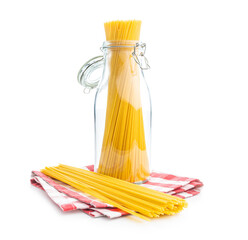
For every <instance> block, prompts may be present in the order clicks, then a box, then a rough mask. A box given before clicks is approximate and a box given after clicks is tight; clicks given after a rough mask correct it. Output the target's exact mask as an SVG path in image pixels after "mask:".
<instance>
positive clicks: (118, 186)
mask: <svg viewBox="0 0 248 240" xmlns="http://www.w3.org/2000/svg"><path fill="white" fill-rule="evenodd" d="M41 171H42V172H43V173H44V174H46V175H48V176H50V177H52V178H55V179H57V180H60V181H62V182H64V183H66V184H69V185H70V186H72V187H74V188H76V189H79V190H80V191H82V192H84V193H87V194H90V195H91V196H93V197H96V198H98V199H99V200H102V201H104V202H106V203H108V204H111V205H113V206H114V207H117V208H119V209H121V210H123V211H126V212H128V213H130V214H132V215H135V216H137V217H139V218H142V219H144V220H149V218H154V217H159V216H162V215H164V214H166V215H174V214H175V213H178V212H180V211H181V210H182V209H183V208H184V207H186V206H187V203H186V201H185V200H183V199H181V198H178V197H175V196H171V195H168V194H165V193H161V192H158V191H155V190H152V189H149V188H145V187H142V186H140V185H136V184H132V183H129V182H126V181H123V180H120V179H117V178H113V177H110V176H106V175H102V174H99V173H95V172H90V171H87V170H83V169H80V168H75V167H71V166H67V165H62V164H61V165H59V166H57V167H46V168H45V169H42V170H41Z"/></svg>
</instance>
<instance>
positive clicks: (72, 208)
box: [60, 203, 77, 212]
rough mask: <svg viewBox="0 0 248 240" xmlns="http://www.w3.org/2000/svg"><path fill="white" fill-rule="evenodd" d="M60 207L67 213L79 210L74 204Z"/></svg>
mask: <svg viewBox="0 0 248 240" xmlns="http://www.w3.org/2000/svg"><path fill="white" fill-rule="evenodd" d="M60 207H61V208H62V210H63V211H65V212H66V211H71V210H76V209H77V207H76V206H75V205H74V204H73V203H67V204H62V205H60Z"/></svg>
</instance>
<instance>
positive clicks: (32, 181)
mask: <svg viewBox="0 0 248 240" xmlns="http://www.w3.org/2000/svg"><path fill="white" fill-rule="evenodd" d="M30 182H31V184H32V185H33V186H35V187H37V188H40V189H42V190H43V191H45V190H44V188H43V187H42V186H41V185H40V184H39V183H37V182H36V181H35V180H34V179H31V180H30Z"/></svg>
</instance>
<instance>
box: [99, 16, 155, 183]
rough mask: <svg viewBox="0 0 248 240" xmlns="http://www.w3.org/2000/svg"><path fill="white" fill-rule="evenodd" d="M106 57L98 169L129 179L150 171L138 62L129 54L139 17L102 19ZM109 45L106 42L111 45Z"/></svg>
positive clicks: (135, 179)
mask: <svg viewBox="0 0 248 240" xmlns="http://www.w3.org/2000/svg"><path fill="white" fill-rule="evenodd" d="M104 26H105V33H106V40H107V41H109V42H111V45H112V46H115V47H112V48H111V50H110V53H109V54H108V57H109V66H108V67H109V72H110V73H109V80H108V99H107V110H106V119H105V130H104V136H103V143H102V150H101V156H100V161H99V165H98V168H97V172H98V173H102V174H105V175H109V176H112V177H116V178H119V179H122V180H126V181H129V182H141V181H144V180H146V179H147V177H148V176H149V175H150V172H149V160H148V155H147V151H146V141H145V131H144V123H143V113H142V106H141V98H140V78H139V69H138V68H139V66H138V65H137V63H136V62H135V61H134V59H133V57H132V52H133V47H134V45H135V42H137V41H138V40H139V35H140V27H141V21H135V20H134V21H113V22H107V23H105V25H104ZM111 45H110V46H111Z"/></svg>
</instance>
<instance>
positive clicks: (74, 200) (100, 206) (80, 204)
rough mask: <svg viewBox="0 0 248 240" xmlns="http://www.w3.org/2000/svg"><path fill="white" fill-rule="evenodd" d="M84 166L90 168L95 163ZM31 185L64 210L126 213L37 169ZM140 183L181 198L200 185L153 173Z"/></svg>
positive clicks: (111, 214) (110, 215)
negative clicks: (147, 179) (144, 181)
mask: <svg viewBox="0 0 248 240" xmlns="http://www.w3.org/2000/svg"><path fill="white" fill-rule="evenodd" d="M84 169H86V170H89V171H93V170H94V165H90V166H87V167H85V168H84ZM31 184H32V185H34V186H35V187H38V188H40V189H42V190H44V191H45V192H46V193H47V194H48V196H49V197H50V198H51V199H52V200H53V201H54V202H55V203H56V204H57V205H58V206H59V207H60V208H61V209H62V210H63V211H71V210H82V211H83V212H85V213H87V214H88V215H90V216H93V217H102V216H106V217H108V218H117V217H121V216H124V215H128V213H126V212H124V211H122V210H120V209H117V208H114V207H113V206H111V205H109V204H107V203H104V202H101V201H99V200H97V199H95V198H94V197H92V196H89V195H87V194H85V193H82V192H81V191H79V190H77V189H75V188H72V187H71V186H69V185H67V184H65V183H62V182H60V181H57V180H54V179H51V178H50V177H48V176H46V175H44V174H43V173H41V172H39V171H33V172H32V177H31ZM141 186H144V187H147V188H151V189H154V190H157V191H160V192H164V193H168V194H171V195H174V196H177V197H180V198H188V197H192V196H195V195H197V194H198V193H199V192H200V187H201V186H203V184H202V182H200V181H199V180H198V179H195V178H187V177H178V176H175V175H170V174H165V173H157V172H152V173H151V177H150V179H149V181H148V182H146V183H144V184H141Z"/></svg>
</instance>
